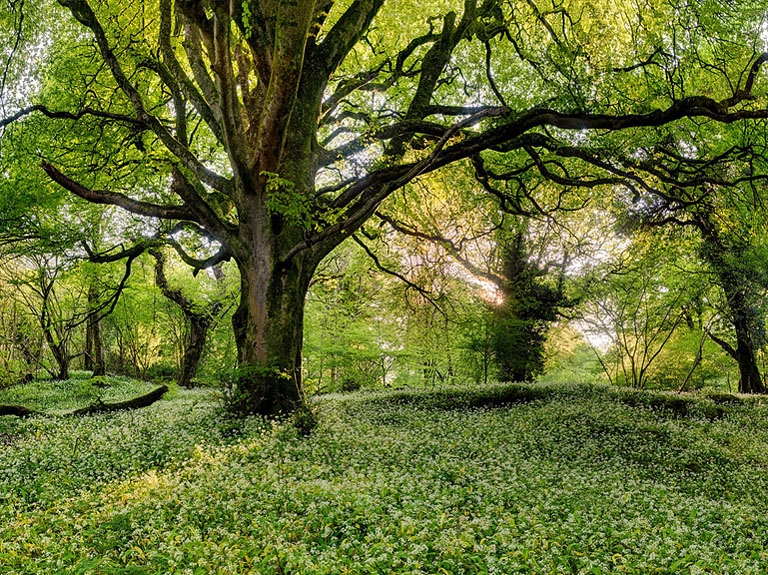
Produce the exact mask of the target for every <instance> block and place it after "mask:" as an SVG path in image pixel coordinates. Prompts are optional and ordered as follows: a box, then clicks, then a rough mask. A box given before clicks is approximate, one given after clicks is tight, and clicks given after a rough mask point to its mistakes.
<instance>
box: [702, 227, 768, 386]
mask: <svg viewBox="0 0 768 575" xmlns="http://www.w3.org/2000/svg"><path fill="white" fill-rule="evenodd" d="M701 230H702V232H703V238H704V247H703V255H704V258H705V259H706V260H707V261H708V262H709V264H710V265H711V266H712V267H713V268H714V270H715V271H716V273H717V277H718V280H719V283H720V288H721V289H722V290H723V294H724V295H725V299H726V302H727V305H728V311H729V312H730V316H731V322H732V325H733V329H734V332H735V333H736V348H735V349H734V348H733V347H732V346H730V345H729V344H728V343H727V342H723V341H722V340H720V339H719V338H715V337H713V336H712V334H709V336H710V338H712V339H713V340H714V341H715V342H716V343H718V344H719V345H720V346H721V347H722V348H723V349H724V350H725V351H726V352H727V353H728V354H729V355H730V356H731V357H733V358H734V359H735V360H736V363H737V364H738V366H739V392H741V393H766V388H765V385H764V384H763V378H762V376H761V375H760V368H759V367H758V365H757V350H758V349H759V348H760V345H761V344H762V343H763V342H761V341H760V340H762V339H763V338H764V325H765V317H764V316H763V314H762V313H761V311H760V308H759V306H758V305H757V302H758V300H759V296H757V295H756V293H755V287H754V286H753V285H752V282H751V280H752V278H751V277H750V274H751V273H752V272H751V271H750V270H749V268H748V267H742V264H741V263H740V262H741V261H742V256H743V251H744V246H743V244H742V242H741V241H740V240H738V239H737V240H735V241H734V240H731V242H730V243H728V242H726V241H724V240H723V238H722V237H721V236H720V234H719V233H718V232H717V230H716V228H714V226H712V224H711V223H710V222H709V221H708V220H705V221H703V222H702V224H701Z"/></svg>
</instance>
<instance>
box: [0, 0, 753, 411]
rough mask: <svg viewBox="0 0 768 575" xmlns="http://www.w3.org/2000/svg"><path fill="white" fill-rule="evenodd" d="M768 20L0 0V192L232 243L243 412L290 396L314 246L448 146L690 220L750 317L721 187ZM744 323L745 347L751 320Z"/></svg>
mask: <svg viewBox="0 0 768 575" xmlns="http://www.w3.org/2000/svg"><path fill="white" fill-rule="evenodd" d="M765 22H766V10H765V5H764V2H760V1H745V2H738V3H736V2H732V1H730V0H708V1H706V2H688V1H685V0H672V1H668V0H667V1H664V2H661V1H655V0H652V1H649V2H645V3H643V4H642V5H639V4H637V3H633V2H624V1H617V2H610V3H594V2H586V1H584V0H563V1H559V2H558V1H553V0H546V1H545V0H483V1H482V2H480V1H478V0H465V1H464V2H448V1H438V0H435V1H433V2H427V3H416V2H398V3H394V2H391V1H389V2H388V1H385V0H352V1H338V2H333V1H332V0H296V1H291V2H287V1H286V2H277V1H274V0H255V1H251V0H243V1H240V0H237V1H236V0H229V1H223V0H222V1H215V0H207V1H206V0H201V1H193V0H157V1H153V2H131V3H125V2H117V1H110V0H99V1H97V0H58V2H52V1H47V0H16V1H15V2H11V3H10V4H8V7H7V8H5V9H4V11H3V15H2V18H0V26H2V28H3V29H4V30H5V32H6V33H7V34H8V36H9V37H10V38H12V39H13V40H12V46H11V47H10V50H7V51H6V53H5V54H4V55H3V56H2V58H3V60H2V64H3V76H2V110H3V111H2V114H3V116H4V117H3V119H2V120H0V128H2V129H3V140H2V146H3V148H2V154H3V160H2V161H3V170H4V173H5V174H6V175H7V177H6V181H5V182H4V183H3V192H2V194H0V209H2V210H8V209H9V208H8V206H13V205H16V206H24V207H25V209H24V210H21V211H19V210H18V209H16V211H15V212H14V213H13V214H12V217H8V218H7V219H4V225H6V224H8V223H10V222H18V223H19V226H22V227H21V228H19V229H22V228H23V225H24V224H26V223H28V222H27V220H29V219H30V217H31V214H33V212H34V210H35V209H36V208H35V206H37V205H39V204H40V203H42V202H49V201H51V198H52V197H54V196H55V197H57V198H59V200H58V201H61V200H60V198H61V196H60V193H61V190H62V189H63V190H66V191H68V192H69V193H70V194H72V195H74V196H76V197H77V198H80V199H81V200H84V201H85V203H88V204H93V205H96V206H104V207H105V209H107V210H108V213H109V217H110V218H112V220H111V221H112V225H111V229H110V230H109V231H108V233H105V234H100V235H99V236H98V237H97V238H87V241H89V242H90V245H89V247H88V250H89V252H91V253H92V254H94V259H99V257H101V258H102V259H103V258H109V259H116V258H118V257H120V256H123V255H124V256H127V257H128V256H131V255H134V254H135V253H137V251H143V250H145V249H149V248H151V247H156V246H157V245H159V244H169V245H171V246H173V247H174V248H175V249H176V250H177V252H178V254H179V256H180V257H181V258H182V259H184V261H185V262H186V263H188V264H189V265H191V266H194V267H196V268H198V269H203V268H208V267H210V266H212V265H215V264H216V263H218V262H221V261H224V260H234V262H235V263H236V265H237V268H238V270H239V273H240V281H241V300H240V304H239V307H238V309H237V311H236V312H235V314H234V317H233V325H234V330H235V340H236V343H237V349H238V361H239V363H240V365H241V369H240V370H239V371H238V374H237V375H236V378H235V382H234V389H235V392H234V396H233V397H234V400H233V405H234V406H235V407H236V408H237V409H240V410H243V411H248V412H261V413H274V412H278V411H281V410H290V409H293V408H294V407H295V406H296V405H297V403H298V402H299V401H300V399H301V397H302V392H301V389H302V382H301V347H302V340H303V309H304V300H305V295H306V293H307V290H308V288H309V286H310V283H311V280H312V277H313V275H314V273H315V271H316V270H317V268H318V266H319V264H320V263H321V262H322V261H323V259H324V258H325V257H326V256H328V254H330V253H331V251H333V250H334V248H336V247H337V246H338V245H339V244H340V243H341V242H342V241H344V240H345V239H346V238H348V237H349V236H351V235H352V234H354V233H355V232H356V231H358V230H359V229H360V228H361V226H363V225H364V224H365V222H366V221H368V220H369V219H370V218H371V217H372V216H374V215H375V214H376V213H377V212H378V211H379V209H380V207H381V206H382V203H383V202H385V201H386V200H387V199H388V198H389V197H390V196H391V195H392V194H393V193H394V192H395V191H397V190H401V189H405V190H406V191H407V189H408V187H409V186H410V185H412V184H413V183H414V182H416V181H422V180H424V179H425V178H429V177H430V174H432V173H434V172H436V171H438V170H441V169H444V168H445V167H447V166H450V165H456V166H460V167H461V168H462V169H463V170H465V171H466V173H468V174H469V175H470V178H469V180H471V181H469V182H468V183H466V184H464V183H462V185H466V189H465V192H466V193H469V194H489V195H490V196H491V197H492V198H495V201H496V202H497V206H498V207H497V209H498V210H499V211H501V212H506V213H509V214H514V215H518V216H546V215H552V214H555V213H557V211H558V210H568V209H576V208H578V206H580V205H583V203H584V202H586V201H589V195H590V194H600V195H601V196H602V197H607V198H611V199H612V200H613V201H614V202H615V203H616V204H617V205H620V206H622V207H623V208H624V210H625V211H626V212H627V213H630V214H632V213H634V214H635V215H640V216H642V217H641V219H643V218H644V221H645V223H646V224H648V225H651V224H652V225H663V224H667V223H671V224H676V223H681V224H683V225H689V224H690V225H696V226H698V227H699V228H700V229H701V230H702V234H703V236H702V237H703V238H704V240H705V242H708V244H707V245H708V246H710V247H709V248H708V249H709V250H710V251H705V254H710V253H711V250H712V249H714V250H715V251H717V250H720V252H721V254H720V255H719V256H712V255H706V256H705V257H706V258H707V259H708V261H709V263H710V264H711V265H712V266H713V267H714V268H716V269H717V273H719V274H720V278H721V280H722V287H723V289H724V290H725V292H726V298H727V299H728V300H729V302H731V304H732V306H731V311H732V313H733V315H734V324H739V322H741V323H742V324H745V327H744V329H745V330H747V331H751V332H754V331H755V328H754V326H752V327H750V326H749V325H747V324H749V322H750V321H752V320H751V319H750V318H749V317H747V315H748V314H746V315H745V314H741V315H740V314H739V313H738V311H739V310H743V309H746V307H745V305H746V304H745V305H742V304H741V303H739V302H741V301H742V300H744V299H745V298H747V294H741V295H740V292H739V290H738V289H731V290H730V292H729V291H728V290H729V286H731V285H732V284H733V283H734V281H736V279H735V278H736V276H734V275H733V271H734V270H733V269H732V268H728V266H727V261H729V258H730V260H732V259H733V258H737V257H738V255H739V254H740V253H742V251H740V250H742V247H741V244H739V243H738V242H736V243H734V242H733V241H731V240H727V241H726V239H725V238H726V237H727V236H728V232H727V230H726V227H727V226H728V225H730V222H732V221H734V220H733V219H732V218H731V216H730V215H729V214H731V213H732V211H733V209H737V208H730V207H729V205H730V200H729V198H732V197H733V198H738V199H739V202H741V201H742V200H744V202H747V201H748V200H750V199H751V198H752V199H755V200H756V201H755V202H754V204H755V205H758V206H760V208H762V206H761V204H760V202H761V201H762V198H763V197H764V191H763V188H764V182H765V180H766V177H768V171H767V170H766V160H765V158H766V144H767V142H766V130H765V120H766V118H768V107H767V106H766V103H767V102H768V98H767V95H766V85H767V84H766V81H765V74H764V72H763V70H762V67H763V64H764V63H765V61H766V60H768V53H766V49H767V48H768V46H766V43H767V40H766V37H767V36H768V29H767V28H766V24H765ZM544 184H546V185H544ZM544 190H546V193H547V194H549V195H548V196H547V197H548V200H547V201H544V200H543V199H542V194H543V193H544ZM585 198H586V199H585ZM12 199H13V200H14V201H11V200H12ZM14 202H15V203H14ZM81 205H82V204H78V206H81ZM733 205H736V206H738V205H747V204H746V203H743V202H742V203H738V202H737V203H736V204H733ZM724 206H725V210H726V211H723V209H724ZM112 208H119V209H120V210H122V211H123V212H125V213H126V214H127V215H128V216H130V217H125V216H117V212H115V211H114V210H112ZM81 209H83V208H78V209H77V210H73V211H72V213H71V214H70V215H68V216H67V217H65V218H63V221H65V222H67V223H68V224H73V223H77V222H79V221H81V219H82V218H83V216H82V214H83V213H85V211H83V212H80V211H78V210H81ZM746 209H747V210H749V208H746ZM729 210H730V211H729ZM681 213H684V214H685V216H684V217H681V216H680V214H681ZM74 227H75V228H77V226H76V225H75V226H74ZM705 228H706V230H705ZM707 230H709V231H707ZM723 242H726V243H723ZM744 249H746V248H744ZM718 258H721V259H718ZM723 258H724V259H723ZM723 262H725V263H723ZM745 322H746V323H745ZM752 323H754V321H752ZM742 340H743V341H742ZM739 345H740V346H746V347H745V350H744V352H743V353H740V352H738V350H735V351H736V353H738V354H739V358H740V359H739V364H740V367H741V365H742V363H744V365H745V366H746V364H749V363H752V364H754V357H753V356H754V349H755V346H756V345H757V343H756V342H755V341H753V340H752V339H747V340H744V338H741V339H740V341H739ZM747 348H748V349H747ZM750 350H751V351H750ZM753 367H754V365H752V366H747V367H746V368H745V370H746V371H743V372H742V379H744V378H746V380H745V381H748V382H749V383H748V386H747V387H749V389H750V390H754V391H759V390H760V389H761V388H762V384H761V383H760V385H758V381H759V376H758V378H757V380H755V376H754V375H749V373H747V372H748V371H749V369H752V368H753Z"/></svg>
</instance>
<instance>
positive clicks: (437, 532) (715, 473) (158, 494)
mask: <svg viewBox="0 0 768 575" xmlns="http://www.w3.org/2000/svg"><path fill="white" fill-rule="evenodd" d="M75 375H76V376H77V377H78V379H77V386H72V385H67V386H65V385H62V384H60V383H38V382H35V383H32V384H28V385H27V386H25V387H24V388H20V389H13V390H6V391H3V392H0V402H3V403H5V402H10V401H17V400H24V401H33V398H34V400H36V401H37V403H36V404H35V407H37V408H38V409H40V410H41V411H42V410H44V411H48V412H50V413H58V414H62V413H65V412H68V411H71V410H73V409H75V408H77V407H81V406H82V405H85V404H87V403H89V402H90V401H91V400H92V397H93V395H94V394H106V395H109V397H110V398H113V399H117V398H122V397H129V396H132V395H135V394H137V393H139V392H141V391H142V390H143V389H146V388H147V387H148V386H147V384H146V383H143V382H138V381H136V380H130V379H117V378H105V379H104V383H106V384H108V386H109V387H103V388H99V387H95V386H93V385H91V384H90V382H89V380H88V379H87V378H86V377H85V375H86V374H79V373H76V374H75ZM81 377H82V379H80V378H81ZM316 402H317V403H316V408H318V409H319V414H320V420H319V424H318V425H317V427H316V428H315V429H314V431H313V433H312V434H311V435H310V436H309V437H305V436H303V435H301V434H300V433H298V432H297V430H296V428H295V426H294V425H293V424H292V423H291V422H290V421H284V422H279V421H276V420H272V421H269V420H264V419H262V418H259V417H247V418H245V419H242V418H241V419H238V420H232V419H230V418H229V417H226V416H224V412H222V410H221V403H220V401H219V400H218V399H217V398H216V397H215V396H214V395H213V393H212V392H211V391H210V390H200V389H198V390H188V389H184V388H179V387H174V388H173V389H172V390H171V392H170V393H169V394H168V395H167V396H166V398H164V399H163V400H162V401H159V402H157V403H155V404H154V405H152V406H150V407H147V408H144V409H142V410H135V411H126V412H122V413H112V414H101V415H92V416H88V417H81V418H71V417H64V416H56V417H49V416H34V417H29V418H16V417H13V418H11V417H2V418H0V426H2V427H1V428H0V438H1V440H2V443H1V444H0V450H2V458H0V510H1V511H2V516H3V522H2V524H1V525H0V572H2V573H14V574H21V573H104V574H109V573H115V574H117V573H157V574H160V573H221V574H224V573H249V572H254V573H329V574H330V573H382V572H384V573H435V572H438V573H451V574H453V573H456V574H458V573H505V574H506V573H584V574H587V573H589V574H597V573H636V574H641V573H642V574H646V573H670V574H672V573H734V574H736V573H738V574H747V573H755V574H756V573H762V572H764V571H765V566H766V565H768V556H767V555H766V551H765V548H766V542H765V538H764V533H766V531H767V530H768V525H766V518H765V514H764V513H763V512H762V510H763V509H764V508H765V506H766V503H767V502H766V500H765V498H766V493H768V489H766V487H768V486H767V485H765V481H766V479H765V477H766V475H765V468H766V465H768V436H766V431H765V430H766V429H768V425H767V424H768V421H767V420H768V404H766V403H765V402H764V401H763V400H761V399H757V398H749V397H747V396H738V397H737V396H733V395H726V394H719V395H709V396H708V395H706V394H703V393H699V394H696V395H690V394H684V395H682V396H681V395H676V394H661V393H659V392H649V391H637V390H629V389H626V388H625V389H624V391H620V390H616V388H614V387H610V386H605V385H564V384H546V385H544V384H535V385H533V386H531V385H510V384H507V385H492V386H486V387H483V388H477V387H475V386H471V387H453V388H445V387H444V388H441V389H439V390H437V389H436V390H413V389H412V390H401V391H379V392H369V393H356V394H336V395H328V396H323V397H322V398H317V399H316Z"/></svg>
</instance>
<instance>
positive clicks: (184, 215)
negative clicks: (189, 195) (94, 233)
mask: <svg viewBox="0 0 768 575" xmlns="http://www.w3.org/2000/svg"><path fill="white" fill-rule="evenodd" d="M41 167H42V168H43V170H45V173H46V174H48V176H49V177H50V178H51V180H53V181H54V182H56V183H57V184H59V185H60V186H61V187H62V188H64V189H65V190H67V191H69V192H72V193H73V194H75V195H76V196H78V197H81V198H83V199H84V200H87V201H89V202H92V203H94V204H106V205H111V206H118V207H120V208H123V209H124V210H126V211H129V212H131V213H134V214H137V215H140V216H149V217H152V218H160V219H165V220H191V221H198V218H197V216H196V215H195V213H194V212H193V211H192V210H191V209H189V208H188V207H187V206H184V205H181V206H174V205H171V206H168V205H162V204H153V203H151V202H143V201H140V200H134V199H133V198H129V197H128V196H126V195H125V194H120V193H118V192H111V191H108V190H91V189H89V188H86V187H85V186H83V185H81V184H79V183H78V182H76V181H75V180H73V179H71V178H70V177H68V176H65V175H64V174H63V173H61V172H60V171H59V170H58V168H56V167H55V166H53V165H51V164H49V163H48V162H43V163H42V164H41Z"/></svg>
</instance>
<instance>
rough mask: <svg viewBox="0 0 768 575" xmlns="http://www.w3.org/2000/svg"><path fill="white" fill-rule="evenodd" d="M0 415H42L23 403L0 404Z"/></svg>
mask: <svg viewBox="0 0 768 575" xmlns="http://www.w3.org/2000/svg"><path fill="white" fill-rule="evenodd" d="M0 415H15V416H16V417H29V416H30V415H43V414H42V413H41V412H39V411H35V410H34V409H29V408H27V407H24V406H23V405H0Z"/></svg>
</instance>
